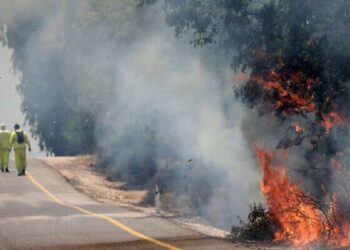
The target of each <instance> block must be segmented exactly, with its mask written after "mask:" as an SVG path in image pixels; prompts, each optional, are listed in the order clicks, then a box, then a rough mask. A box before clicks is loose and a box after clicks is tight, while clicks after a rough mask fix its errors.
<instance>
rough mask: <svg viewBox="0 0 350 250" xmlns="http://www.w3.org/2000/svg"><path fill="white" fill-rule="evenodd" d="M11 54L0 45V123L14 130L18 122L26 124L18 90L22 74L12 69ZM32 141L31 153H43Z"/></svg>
mask: <svg viewBox="0 0 350 250" xmlns="http://www.w3.org/2000/svg"><path fill="white" fill-rule="evenodd" d="M11 56H12V51H11V50H10V49H8V48H7V47H3V46H1V45H0V58H1V59H0V89H1V90H0V123H5V124H6V127H7V129H9V130H12V128H13V125H14V124H16V123H18V124H20V125H21V126H22V125H23V124H24V115H23V113H22V112H21V98H20V95H19V94H18V92H17V90H16V86H17V84H18V83H19V77H20V76H19V75H18V74H17V75H16V74H15V73H14V71H13V69H12V64H11ZM23 128H24V129H25V130H27V131H28V130H29V129H28V127H25V126H24V127H23ZM28 133H29V131H28ZM29 134H30V133H29ZM31 143H32V152H31V155H32V156H39V155H42V154H43V152H40V149H39V146H38V144H37V142H36V141H35V140H34V139H33V138H31Z"/></svg>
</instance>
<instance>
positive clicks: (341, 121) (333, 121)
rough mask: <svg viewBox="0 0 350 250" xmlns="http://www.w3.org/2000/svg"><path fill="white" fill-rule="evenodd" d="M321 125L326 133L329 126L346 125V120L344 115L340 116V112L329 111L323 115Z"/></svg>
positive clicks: (329, 128)
mask: <svg viewBox="0 0 350 250" xmlns="http://www.w3.org/2000/svg"><path fill="white" fill-rule="evenodd" d="M322 124H323V126H324V127H325V129H326V133H329V131H330V130H331V128H333V127H335V126H338V125H340V126H347V122H346V120H345V118H344V117H342V116H341V115H340V114H338V113H337V112H331V113H329V114H327V115H324V116H323V121H322Z"/></svg>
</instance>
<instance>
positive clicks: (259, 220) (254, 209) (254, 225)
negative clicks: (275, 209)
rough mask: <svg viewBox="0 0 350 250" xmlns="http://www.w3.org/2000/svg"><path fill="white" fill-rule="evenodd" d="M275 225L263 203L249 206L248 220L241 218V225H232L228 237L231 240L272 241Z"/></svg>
mask: <svg viewBox="0 0 350 250" xmlns="http://www.w3.org/2000/svg"><path fill="white" fill-rule="evenodd" d="M275 228H276V225H275V223H274V222H273V221H272V220H271V217H270V216H269V212H268V211H267V210H266V208H264V207H263V205H261V204H259V205H257V204H253V205H252V206H250V213H249V215H248V221H247V222H245V221H244V220H241V227H239V228H237V227H232V229H231V234H230V236H229V237H230V238H231V239H233V240H243V241H245V240H254V241H272V239H273V237H274V233H275Z"/></svg>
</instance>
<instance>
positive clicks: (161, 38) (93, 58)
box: [0, 0, 260, 228]
mask: <svg viewBox="0 0 350 250" xmlns="http://www.w3.org/2000/svg"><path fill="white" fill-rule="evenodd" d="M1 2H2V4H1V6H0V13H1V23H2V27H3V32H2V36H3V37H4V36H6V39H7V41H8V44H7V45H8V46H9V47H10V48H13V49H14V55H13V64H14V67H15V69H16V70H18V72H20V74H22V78H21V83H20V85H19V91H20V93H21V95H22V96H24V102H23V104H22V108H23V110H25V111H26V119H27V122H28V123H29V124H31V125H32V127H33V130H32V133H33V134H34V135H36V136H37V137H38V139H39V140H40V142H41V145H40V146H41V147H42V149H43V150H47V151H49V152H53V153H55V154H56V155H64V154H67V152H69V154H74V153H79V152H82V151H86V152H91V151H93V150H94V149H95V146H96V148H97V149H98V154H99V156H100V157H101V159H102V161H101V166H102V167H105V168H107V170H108V171H109V172H110V174H111V175H114V176H118V177H119V178H121V179H122V180H127V181H129V182H130V183H132V184H133V185H134V187H137V186H138V185H140V186H142V185H146V186H147V185H148V184H150V183H153V182H152V181H157V182H160V183H162V185H163V187H164V188H169V187H171V189H172V190H175V191H176V190H181V189H183V188H184V187H185V186H186V188H185V189H184V190H182V191H181V192H180V191H179V192H180V193H181V194H186V192H192V193H193V196H190V197H193V199H192V202H193V203H195V207H196V208H197V209H198V211H199V213H200V214H201V215H203V216H205V217H206V218H208V219H209V220H211V221H213V222H214V223H216V224H217V225H221V226H224V227H226V228H228V227H230V226H232V224H233V223H237V218H236V216H237V215H239V216H241V217H246V215H247V214H246V213H248V211H249V204H250V203H252V202H253V201H259V200H260V196H259V191H258V189H259V187H258V182H259V179H260V178H259V172H258V171H257V170H255V169H254V168H253V167H252V166H253V165H254V163H253V162H252V161H253V159H252V157H251V153H250V145H249V142H247V141H246V140H245V139H244V137H243V135H242V131H241V122H242V120H243V119H244V118H245V117H246V116H247V115H252V114H251V113H252V112H251V111H248V110H246V109H245V108H244V107H242V106H241V105H240V104H239V103H237V102H236V101H234V96H233V94H234V93H233V90H232V85H230V83H231V80H230V75H231V69H230V68H229V67H228V66H229V60H228V58H226V57H225V56H224V55H223V54H215V53H213V51H211V50H210V49H201V50H194V49H193V48H191V46H188V41H189V39H188V38H186V37H184V38H183V39H181V40H178V39H176V38H175V37H174V32H173V30H172V29H169V28H168V27H167V26H166V24H165V22H164V16H163V14H162V13H161V11H160V7H159V6H158V5H155V6H142V7H138V6H137V3H136V2H134V1H92V0H90V1H47V0H46V1H40V0H36V1H34V0H31V1H28V0H22V1H20V0H17V1H13V0H11V1H10V0H9V1H7V0H1ZM71 117H73V118H74V119H73V118H72V119H71ZM71 120H73V121H75V120H78V121H80V122H79V123H78V125H77V124H76V123H73V122H70V121H71ZM81 131H88V132H87V133H85V135H84V136H82V135H81ZM72 138H73V140H72ZM92 138H93V139H92ZM90 146H91V147H92V146H94V148H93V149H91V148H90ZM82 148H83V149H84V150H82ZM167 169H168V170H169V169H170V170H171V171H173V172H172V173H173V174H172V175H170V176H169V175H166V174H162V173H163V172H164V171H166V170H167ZM166 172H167V171H166ZM184 177H185V178H184ZM141 184H142V185H141ZM196 192H197V193H199V194H198V195H199V196H201V195H203V194H202V193H201V192H204V193H205V195H203V197H204V196H205V197H204V198H203V199H200V200H194V197H196V195H195V194H197V193H196Z"/></svg>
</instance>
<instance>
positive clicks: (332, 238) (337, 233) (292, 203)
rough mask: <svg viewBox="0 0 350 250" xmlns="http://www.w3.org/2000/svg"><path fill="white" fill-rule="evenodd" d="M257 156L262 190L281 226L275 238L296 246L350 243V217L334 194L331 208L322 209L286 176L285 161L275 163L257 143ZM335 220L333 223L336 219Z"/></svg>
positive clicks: (273, 216) (336, 245) (271, 153)
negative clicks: (345, 213) (341, 209)
mask: <svg viewBox="0 0 350 250" xmlns="http://www.w3.org/2000/svg"><path fill="white" fill-rule="evenodd" d="M255 152H256V156H257V159H258V162H259V165H260V168H261V169H262V171H263V180H262V182H261V184H260V188H261V191H262V193H263V195H264V196H265V197H266V202H267V205H268V207H269V211H270V216H271V218H272V220H273V221H276V222H277V223H278V224H279V226H280V228H279V229H278V230H277V232H276V233H275V241H284V242H288V243H291V244H293V245H295V246H306V245H308V244H311V243H316V244H321V245H322V244H324V245H328V246H331V247H343V246H349V245H350V219H349V218H346V216H344V213H342V211H340V210H339V209H338V207H337V206H336V204H337V201H336V197H335V195H333V196H332V198H331V203H330V206H329V209H328V211H326V212H323V210H322V209H321V207H319V205H318V203H317V202H316V201H315V200H314V199H313V198H312V197H311V196H310V195H308V194H306V193H305V192H303V191H302V189H301V188H300V187H299V186H298V185H297V184H296V183H293V182H292V180H291V179H290V178H289V177H288V176H287V175H286V168H285V166H284V165H283V164H280V165H278V166H274V164H275V163H274V160H275V154H274V153H273V152H269V151H265V150H263V149H260V148H258V147H256V146H255ZM335 220H336V223H333V222H335Z"/></svg>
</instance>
